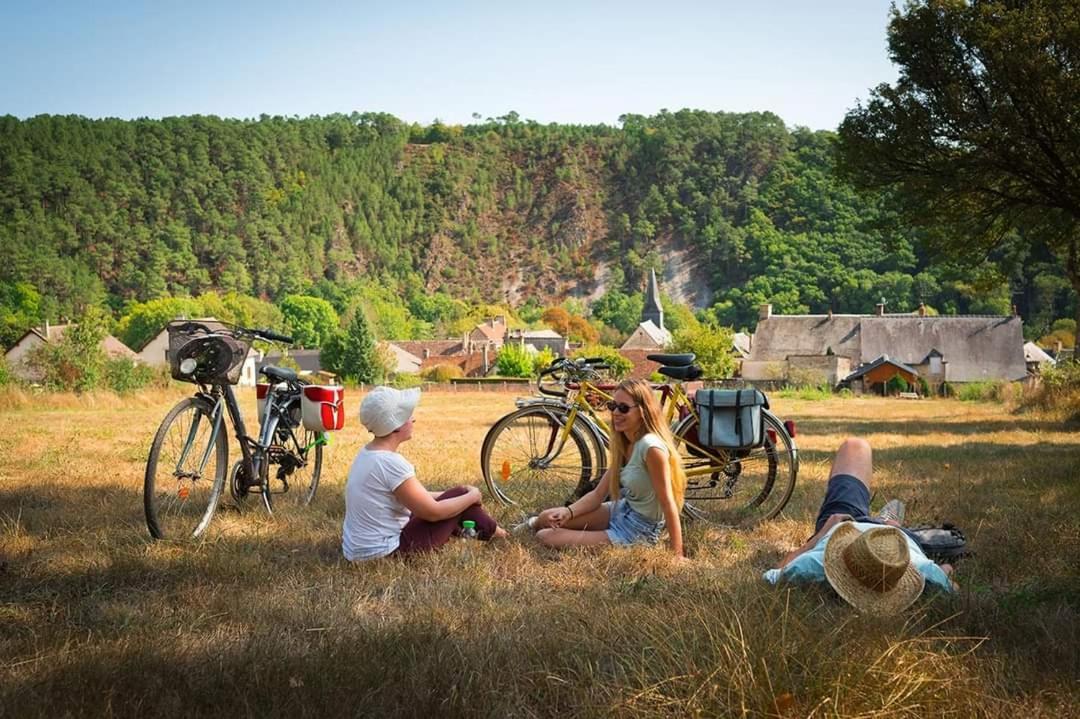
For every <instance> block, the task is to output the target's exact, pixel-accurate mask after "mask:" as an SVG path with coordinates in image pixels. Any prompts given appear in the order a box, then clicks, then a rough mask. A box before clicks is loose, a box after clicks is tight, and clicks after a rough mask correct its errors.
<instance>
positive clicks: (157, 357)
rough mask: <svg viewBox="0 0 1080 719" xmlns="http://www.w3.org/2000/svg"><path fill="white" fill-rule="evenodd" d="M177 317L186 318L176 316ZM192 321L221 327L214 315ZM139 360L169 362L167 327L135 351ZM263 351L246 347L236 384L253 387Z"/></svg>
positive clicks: (152, 363)
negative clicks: (245, 355) (245, 354)
mask: <svg viewBox="0 0 1080 719" xmlns="http://www.w3.org/2000/svg"><path fill="white" fill-rule="evenodd" d="M177 319H187V318H182V317H178V318H177ZM192 321H193V322H202V323H205V324H207V325H208V326H210V327H211V328H213V327H215V326H218V327H223V326H224V325H221V324H220V323H219V322H218V320H217V319H216V318H214V317H199V318H196V319H194V320H192ZM136 352H137V354H138V356H139V360H140V361H141V362H142V363H143V364H146V365H148V366H150V367H165V366H168V364H169V329H168V327H162V328H161V331H160V332H158V333H157V334H156V335H154V336H153V337H151V338H150V339H149V340H147V341H146V343H145V344H143V346H142V347H140V348H139V349H138V350H137V351H136ZM262 358H263V353H262V352H261V351H259V350H257V349H255V348H254V347H252V348H250V349H248V353H247V357H245V358H244V366H243V367H242V368H241V370H240V380H239V381H238V382H237V384H238V385H239V386H241V387H254V386H255V383H256V382H257V381H258V379H257V374H256V370H257V369H258V366H259V362H260V361H261V360H262Z"/></svg>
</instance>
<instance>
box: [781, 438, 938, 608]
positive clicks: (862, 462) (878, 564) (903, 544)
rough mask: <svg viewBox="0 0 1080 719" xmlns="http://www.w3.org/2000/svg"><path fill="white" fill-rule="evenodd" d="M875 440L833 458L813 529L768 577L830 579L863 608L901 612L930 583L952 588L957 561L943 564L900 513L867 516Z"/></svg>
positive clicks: (846, 446) (849, 446)
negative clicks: (928, 552)
mask: <svg viewBox="0 0 1080 719" xmlns="http://www.w3.org/2000/svg"><path fill="white" fill-rule="evenodd" d="M872 469H873V457H872V453H871V450H870V444H869V443H868V442H867V441H866V440H864V439H858V438H856V437H852V438H850V439H846V440H844V442H843V443H842V444H841V445H840V449H839V450H837V452H836V457H835V458H834V459H833V464H832V469H831V471H830V472H829V483H828V485H827V486H826V489H825V499H824V501H823V502H822V503H821V509H820V511H819V512H818V517H817V521H816V522H815V530H816V531H815V532H814V535H813V536H812V537H810V539H808V540H806V542H805V543H803V545H802V546H801V547H799V548H798V549H796V550H794V551H793V552H791V553H789V554H788V555H787V556H785V557H784V558H783V559H782V560H781V561H780V564H779V565H778V566H777V567H776V568H775V569H770V570H769V571H767V572H765V575H764V578H765V580H766V581H768V582H771V583H773V584H776V583H777V582H781V581H785V582H794V583H800V582H828V584H829V585H830V586H831V587H832V588H833V589H834V590H835V591H836V593H837V594H839V595H840V597H841V598H843V599H844V600H845V601H846V602H848V603H849V604H851V605H852V606H854V607H855V608H856V609H858V610H859V611H861V612H864V613H866V614H874V615H890V614H896V613H898V612H900V611H902V610H903V609H905V608H907V607H908V606H910V605H911V603H912V602H914V601H915V600H916V599H918V598H919V595H921V594H922V593H923V589H924V587H926V586H931V587H934V588H936V589H939V590H941V591H945V592H948V591H952V590H954V589H956V584H955V583H954V582H953V581H952V580H951V579H950V575H951V574H952V566H950V565H948V564H942V565H938V564H936V563H934V561H933V560H931V559H929V558H928V557H927V556H926V555H925V554H924V553H923V551H922V548H921V547H920V546H919V543H918V542H916V541H915V539H914V537H912V536H910V535H909V534H908V533H907V531H906V530H904V529H902V528H901V527H900V526H899V522H898V521H896V520H895V519H883V518H882V517H881V516H880V515H879V516H877V517H871V516H870V475H871V471H872Z"/></svg>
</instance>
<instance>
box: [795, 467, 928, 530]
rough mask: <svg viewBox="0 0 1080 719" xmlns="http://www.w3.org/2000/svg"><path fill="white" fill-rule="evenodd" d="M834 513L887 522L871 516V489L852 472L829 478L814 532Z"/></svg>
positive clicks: (856, 519)
mask: <svg viewBox="0 0 1080 719" xmlns="http://www.w3.org/2000/svg"><path fill="white" fill-rule="evenodd" d="M833 514H850V515H851V518H852V519H853V520H854V521H856V522H867V523H869V524H885V523H886V522H885V521H884V520H883V519H881V518H880V517H871V516H870V489H869V488H868V487H867V486H866V485H865V484H863V483H862V481H861V480H860V479H859V478H858V477H856V476H854V475H851V474H836V475H833V476H832V477H830V478H829V484H828V485H826V487H825V501H823V502H822V503H821V509H820V510H818V516H817V521H816V522H814V532H815V533H817V532H819V531H821V528H822V527H823V526H824V525H825V522H827V521H829V516H830V515H833ZM900 530H901V531H902V532H903V533H904V534H906V535H908V536H909V537H911V538H912V539H915V535H914V534H912V533H911V532H910V531H909V530H908V529H906V528H904V527H900Z"/></svg>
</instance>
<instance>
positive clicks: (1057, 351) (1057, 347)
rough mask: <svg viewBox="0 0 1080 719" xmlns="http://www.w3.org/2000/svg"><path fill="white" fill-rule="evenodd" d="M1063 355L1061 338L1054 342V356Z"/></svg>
mask: <svg viewBox="0 0 1080 719" xmlns="http://www.w3.org/2000/svg"><path fill="white" fill-rule="evenodd" d="M1060 356H1061V340H1058V341H1057V342H1055V343H1054V357H1060Z"/></svg>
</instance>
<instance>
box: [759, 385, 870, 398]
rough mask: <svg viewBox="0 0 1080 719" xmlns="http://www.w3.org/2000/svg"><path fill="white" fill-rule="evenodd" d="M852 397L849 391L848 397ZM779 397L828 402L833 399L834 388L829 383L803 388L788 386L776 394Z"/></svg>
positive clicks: (803, 386) (802, 386)
mask: <svg viewBox="0 0 1080 719" xmlns="http://www.w3.org/2000/svg"><path fill="white" fill-rule="evenodd" d="M850 395H851V390H848V396H850ZM776 396H777V397H782V398H784V399H804V400H810V401H817V400H826V399H831V398H832V397H833V391H832V387H830V386H829V385H828V383H823V384H820V385H817V386H813V385H801V386H787V387H784V388H783V389H782V390H780V391H779V392H776Z"/></svg>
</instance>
